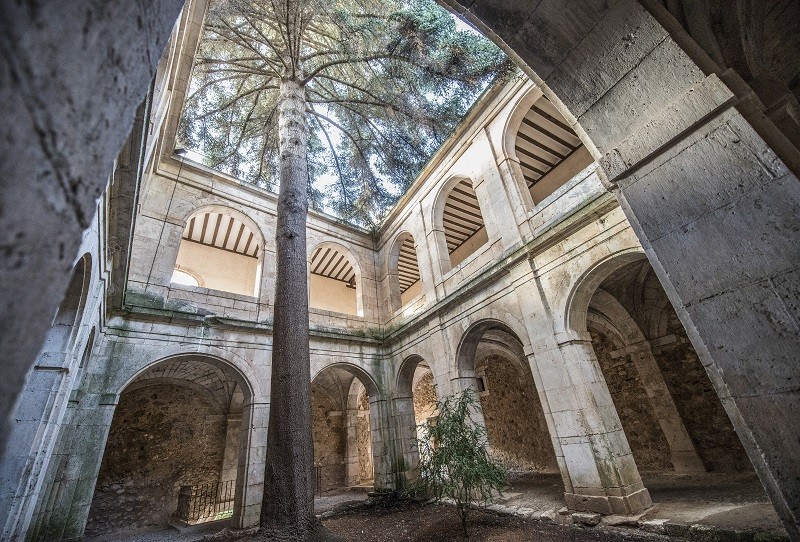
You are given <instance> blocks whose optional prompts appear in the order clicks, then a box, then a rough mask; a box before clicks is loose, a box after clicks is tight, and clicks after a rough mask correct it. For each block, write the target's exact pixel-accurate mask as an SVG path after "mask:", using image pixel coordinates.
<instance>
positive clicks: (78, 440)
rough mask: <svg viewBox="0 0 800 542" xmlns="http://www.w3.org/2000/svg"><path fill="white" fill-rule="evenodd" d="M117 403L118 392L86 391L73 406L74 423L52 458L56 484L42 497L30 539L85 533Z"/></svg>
mask: <svg viewBox="0 0 800 542" xmlns="http://www.w3.org/2000/svg"><path fill="white" fill-rule="evenodd" d="M116 405H117V396H116V395H114V394H86V395H84V396H82V397H81V398H80V402H79V403H77V405H76V406H75V408H74V409H70V410H71V411H72V412H71V414H72V420H71V423H70V424H69V426H68V427H67V428H65V433H64V437H63V438H62V439H61V442H62V443H63V444H62V445H61V447H60V448H59V450H58V452H57V454H55V456H54V457H53V459H52V468H53V469H54V471H53V477H52V483H51V484H48V487H47V488H46V491H44V492H43V494H42V496H41V498H40V499H39V504H38V506H37V507H36V511H35V514H34V518H33V521H32V522H31V526H30V529H29V530H28V536H27V540H37V541H38V540H41V541H52V540H63V539H67V540H71V539H78V538H80V537H81V536H82V535H83V531H84V528H85V527H86V520H87V519H88V517H89V508H90V507H91V504H92V497H93V495H94V487H95V484H96V482H97V474H98V472H99V471H100V465H101V463H102V460H103V452H104V451H105V445H106V440H107V439H108V432H109V429H110V428H111V420H112V418H113V416H114V409H115V408H116ZM48 481H50V477H49V476H48Z"/></svg>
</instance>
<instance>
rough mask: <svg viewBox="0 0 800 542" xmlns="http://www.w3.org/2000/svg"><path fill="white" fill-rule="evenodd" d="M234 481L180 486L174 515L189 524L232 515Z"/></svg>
mask: <svg viewBox="0 0 800 542" xmlns="http://www.w3.org/2000/svg"><path fill="white" fill-rule="evenodd" d="M235 491H236V481H235V480H227V481H225V482H212V483H210V484H203V485H200V486H181V488H180V491H179V492H178V510H177V511H176V512H175V517H176V518H177V519H179V520H181V521H185V522H186V523H189V524H192V525H194V524H197V523H206V522H208V521H217V520H220V519H227V518H229V517H231V516H233V496H234V494H235Z"/></svg>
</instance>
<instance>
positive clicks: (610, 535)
mask: <svg viewBox="0 0 800 542" xmlns="http://www.w3.org/2000/svg"><path fill="white" fill-rule="evenodd" d="M642 478H643V480H644V482H645V486H646V487H647V488H648V489H649V490H650V494H651V496H652V498H653V501H654V503H656V504H655V506H654V507H653V508H651V509H649V510H648V511H647V512H646V513H644V514H643V515H641V516H638V517H637V519H641V520H656V521H658V520H661V519H666V520H669V521H673V522H681V523H685V524H700V525H710V526H714V527H718V528H722V529H734V530H737V531H751V532H752V531H762V532H764V531H766V532H772V533H776V534H778V535H781V536H782V537H785V536H786V531H785V530H784V529H783V527H782V526H781V524H780V521H779V520H778V516H777V514H776V513H775V510H774V509H773V508H772V505H771V504H770V502H769V500H768V498H767V496H766V495H765V494H764V491H763V489H762V487H761V484H760V483H759V481H758V478H757V477H756V476H755V474H753V473H741V474H714V473H708V474H698V475H676V474H670V473H659V474H643V476H642ZM368 491H369V488H365V487H361V488H349V489H347V488H345V489H340V490H334V491H330V492H327V493H325V494H323V495H321V496H318V497H317V498H316V500H315V508H316V512H317V514H322V516H323V518H325V519H324V520H323V521H324V522H325V524H326V525H327V526H328V528H330V529H331V530H332V531H334V532H336V533H337V534H340V535H342V536H345V537H346V538H347V539H348V540H350V541H351V542H361V541H363V542H373V541H386V542H394V541H397V542H403V541H408V542H432V541H437V542H447V541H450V540H454V541H455V540H458V541H463V540H464V538H463V537H462V536H461V527H460V522H459V519H458V515H457V514H456V512H455V510H454V509H453V508H452V507H448V506H439V505H430V506H420V505H407V506H404V507H399V508H388V509H387V508H381V507H377V506H370V507H366V508H364V507H363V504H364V502H365V501H366V500H367V498H368V496H367V493H368ZM563 499H564V486H563V484H562V482H561V477H560V475H558V474H543V473H515V474H512V475H511V476H510V477H509V486H508V488H507V489H506V490H505V491H504V494H503V495H502V497H500V498H499V499H498V502H499V504H500V505H502V506H503V507H505V509H507V510H521V509H527V510H529V511H531V512H534V513H533V514H532V516H531V517H534V518H536V517H539V516H540V515H541V513H548V512H549V513H550V515H551V516H552V515H557V513H558V510H560V509H561V508H562V507H563V506H564V500H563ZM348 508H352V509H351V510H348ZM331 514H334V515H333V516H332V517H327V516H329V515H331ZM564 519H568V518H566V517H565V518H564ZM603 522H604V524H601V525H599V526H597V527H595V528H593V529H587V528H584V527H578V526H561V525H555V524H550V523H547V522H545V521H537V520H535V519H528V518H527V517H526V518H522V517H508V516H499V515H497V514H495V513H487V512H476V513H475V517H474V520H473V521H472V523H471V525H472V527H471V536H470V538H469V540H470V541H497V542H499V541H508V542H519V541H524V540H536V541H537V542H538V541H540V542H548V541H551V540H552V541H576V542H578V541H592V540H597V541H614V542H616V541H638V540H650V541H653V540H655V541H663V540H668V539H667V538H665V537H660V536H656V535H652V534H649V533H646V532H644V531H642V530H639V529H625V528H615V527H611V526H610V525H605V522H606V520H605V519H604V520H603ZM227 523H228V522H217V523H212V524H205V525H200V526H197V527H195V528H192V529H190V530H188V531H184V532H180V533H179V532H177V531H176V530H174V529H172V528H170V527H167V526H164V527H163V528H159V529H154V530H150V531H147V532H136V533H126V532H124V529H121V531H120V532H117V533H114V534H113V535H107V536H105V537H99V538H96V539H93V540H92V542H111V541H114V542H122V541H125V542H160V541H170V542H194V541H199V540H203V539H204V537H205V536H207V535H209V534H212V533H214V532H218V531H220V530H221V529H223V528H224V527H225V526H227Z"/></svg>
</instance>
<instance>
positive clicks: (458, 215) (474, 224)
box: [442, 179, 489, 267]
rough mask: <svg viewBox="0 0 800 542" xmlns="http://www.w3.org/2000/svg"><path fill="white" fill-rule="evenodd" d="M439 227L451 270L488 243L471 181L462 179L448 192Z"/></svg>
mask: <svg viewBox="0 0 800 542" xmlns="http://www.w3.org/2000/svg"><path fill="white" fill-rule="evenodd" d="M442 224H443V226H444V236H445V241H446V243H447V252H448V254H449V255H450V265H451V266H452V267H455V266H457V265H458V264H460V263H461V262H463V261H464V260H465V259H466V258H467V257H468V256H469V255H470V254H472V253H473V252H475V251H476V250H477V249H478V248H479V247H481V246H483V245H484V244H485V243H486V242H487V241H488V240H489V237H488V236H487V234H486V228H485V226H484V222H483V215H482V214H481V208H480V205H478V197H477V196H476V195H475V190H473V188H472V181H471V180H470V179H462V180H461V181H460V182H459V183H458V184H457V185H455V186H454V187H453V188H452V189H451V190H450V193H449V194H448V195H447V200H446V202H445V205H444V211H443V213H442Z"/></svg>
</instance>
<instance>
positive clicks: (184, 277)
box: [170, 269, 201, 286]
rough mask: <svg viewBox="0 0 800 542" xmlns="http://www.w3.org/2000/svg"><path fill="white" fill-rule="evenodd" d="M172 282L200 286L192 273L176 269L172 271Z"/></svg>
mask: <svg viewBox="0 0 800 542" xmlns="http://www.w3.org/2000/svg"><path fill="white" fill-rule="evenodd" d="M170 282H172V284H181V285H183V286H201V284H200V281H199V280H198V279H197V277H196V276H194V275H193V274H192V273H190V272H188V271H182V270H180V269H176V270H175V271H173V272H172V280H171V281H170Z"/></svg>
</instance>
